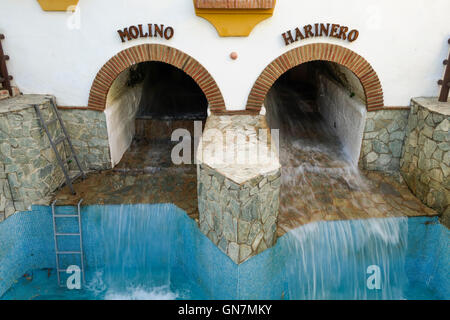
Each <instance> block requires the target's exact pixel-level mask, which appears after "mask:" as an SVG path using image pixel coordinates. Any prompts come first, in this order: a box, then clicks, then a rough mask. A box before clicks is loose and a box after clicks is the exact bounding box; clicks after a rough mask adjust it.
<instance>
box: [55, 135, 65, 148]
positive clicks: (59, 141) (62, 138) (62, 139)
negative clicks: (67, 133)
mask: <svg viewBox="0 0 450 320" xmlns="http://www.w3.org/2000/svg"><path fill="white" fill-rule="evenodd" d="M66 139H67V137H61V138H59V139H57V140H55V142H53V143H54V144H55V146H57V145H58V144H60V143H61V142H63V141H64V140H66Z"/></svg>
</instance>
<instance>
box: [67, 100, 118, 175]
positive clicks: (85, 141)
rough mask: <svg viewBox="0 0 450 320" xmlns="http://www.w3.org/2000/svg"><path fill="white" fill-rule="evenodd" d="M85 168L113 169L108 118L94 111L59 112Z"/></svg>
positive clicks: (72, 110) (71, 110) (74, 110)
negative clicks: (107, 127)
mask: <svg viewBox="0 0 450 320" xmlns="http://www.w3.org/2000/svg"><path fill="white" fill-rule="evenodd" d="M59 112H60V114H61V117H62V119H63V120H64V124H65V125H66V128H67V131H68V133H69V136H70V138H71V140H72V144H73V146H74V149H75V152H76V153H77V155H78V157H79V159H80V161H81V164H82V166H83V168H85V169H86V170H105V169H110V168H111V155H110V151H109V142H108V132H107V129H106V117H105V114H104V113H103V112H98V111H92V110H77V109H70V110H61V109H60V110H59Z"/></svg>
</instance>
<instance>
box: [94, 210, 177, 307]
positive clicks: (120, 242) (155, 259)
mask: <svg viewBox="0 0 450 320" xmlns="http://www.w3.org/2000/svg"><path fill="white" fill-rule="evenodd" d="M172 208H173V206H171V205H157V206H151V205H145V204H142V205H119V206H102V207H100V211H101V214H100V216H101V222H100V226H101V227H100V230H101V233H102V234H101V243H102V245H103V255H104V257H102V258H101V260H102V261H104V265H102V266H96V268H95V270H96V272H95V274H94V276H93V277H92V279H91V281H90V283H89V286H88V288H90V289H91V290H97V291H99V292H101V294H102V295H104V298H105V299H145V300H147V299H175V298H177V294H176V293H174V292H172V291H171V289H170V286H171V266H172V264H171V259H172V258H173V256H172V254H173V252H172V249H173V248H174V242H175V241H176V240H175V239H174V235H175V234H176V232H175V228H176V226H177V224H176V215H175V214H174V212H173V209H172Z"/></svg>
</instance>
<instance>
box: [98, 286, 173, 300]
mask: <svg viewBox="0 0 450 320" xmlns="http://www.w3.org/2000/svg"><path fill="white" fill-rule="evenodd" d="M178 297H179V296H178V295H177V294H176V293H174V292H172V291H170V288H169V287H168V286H162V287H156V288H153V289H151V290H148V289H144V288H140V287H137V288H128V289H127V290H126V291H122V292H115V291H114V290H109V291H107V292H106V294H105V297H104V299H105V300H176V299H177V298H178Z"/></svg>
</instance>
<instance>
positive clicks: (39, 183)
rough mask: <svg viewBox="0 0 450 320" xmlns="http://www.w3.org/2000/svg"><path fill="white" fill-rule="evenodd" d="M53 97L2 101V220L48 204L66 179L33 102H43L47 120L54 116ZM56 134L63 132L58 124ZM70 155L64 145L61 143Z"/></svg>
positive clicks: (0, 105)
mask: <svg viewBox="0 0 450 320" xmlns="http://www.w3.org/2000/svg"><path fill="white" fill-rule="evenodd" d="M52 103H53V99H52V97H50V96H42V95H26V96H18V97H15V98H11V99H6V100H2V101H0V186H1V187H2V189H1V194H0V220H2V219H5V218H7V217H9V216H10V215H12V214H14V213H15V212H16V211H24V210H27V208H29V206H30V205H31V204H43V203H48V201H49V199H48V195H49V194H50V192H52V191H53V190H55V189H56V188H57V187H59V186H60V185H61V184H62V182H63V181H64V177H63V173H62V170H61V169H60V168H59V167H58V164H57V161H56V157H55V154H54V152H53V150H52V148H51V146H50V143H49V141H48V138H47V135H46V134H45V132H44V130H43V129H42V128H41V124H40V122H39V120H38V118H37V115H36V112H35V109H34V107H33V105H39V107H40V109H41V111H42V115H43V117H44V119H46V120H47V121H48V120H50V119H53V118H54V114H53V111H52V110H51V108H50V107H51V104H52ZM49 130H50V132H51V134H52V135H53V136H54V137H56V138H57V137H60V136H61V135H62V131H61V129H60V128H59V127H58V126H56V125H55V124H53V125H51V126H50V127H49ZM58 148H59V150H60V152H61V154H62V156H63V159H65V158H66V153H65V149H64V148H65V147H64V145H63V144H60V145H59V146H58Z"/></svg>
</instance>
